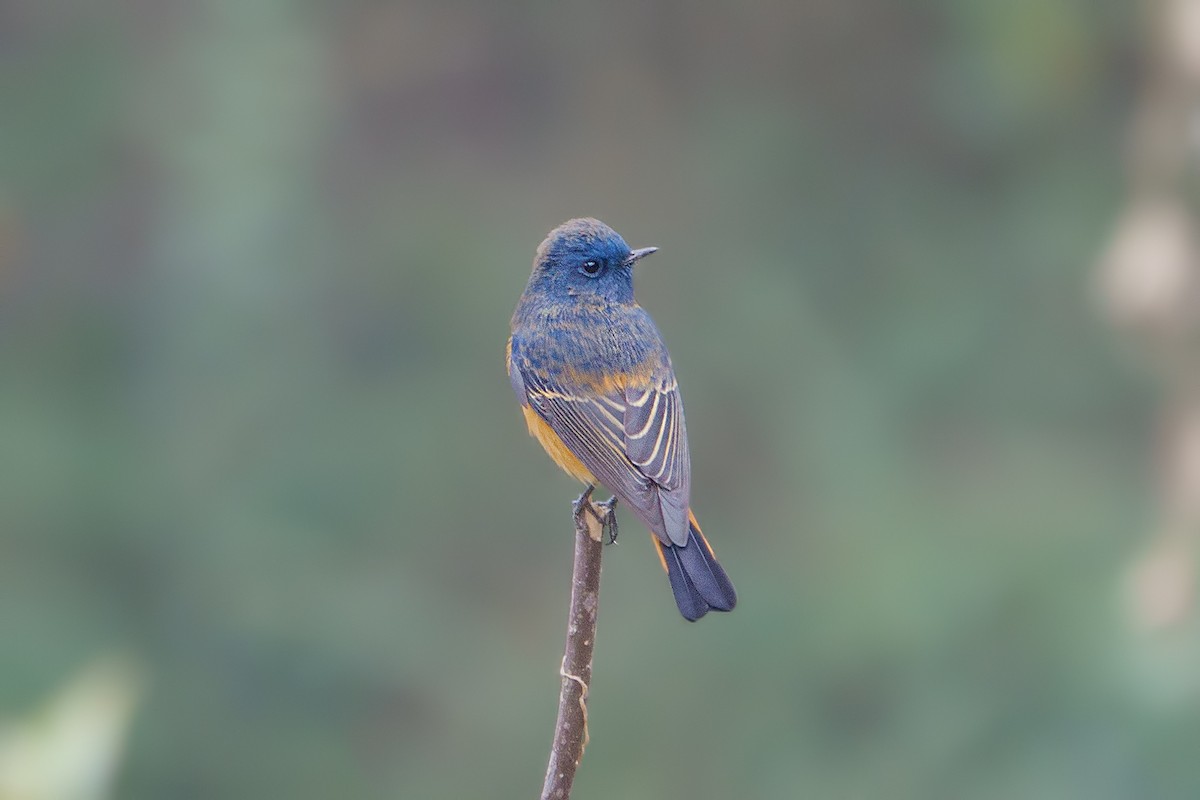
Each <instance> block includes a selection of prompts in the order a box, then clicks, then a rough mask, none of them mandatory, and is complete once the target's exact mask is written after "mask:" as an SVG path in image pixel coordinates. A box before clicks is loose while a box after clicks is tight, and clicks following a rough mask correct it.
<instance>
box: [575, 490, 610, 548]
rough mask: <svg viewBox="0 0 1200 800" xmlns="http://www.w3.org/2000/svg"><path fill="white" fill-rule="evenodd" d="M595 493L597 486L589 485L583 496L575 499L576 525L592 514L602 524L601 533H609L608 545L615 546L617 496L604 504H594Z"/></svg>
mask: <svg viewBox="0 0 1200 800" xmlns="http://www.w3.org/2000/svg"><path fill="white" fill-rule="evenodd" d="M594 491H596V487H595V485H589V486H588V487H587V488H586V489H584V490H583V494H581V495H579V497H577V498H575V503H574V504H573V505H572V509H573V512H574V517H575V523H576V524H579V523H580V522H582V521H583V515H584V514H591V515H592V519H594V520H596V521H597V522H599V523H600V530H601V533H604V532H606V531H607V532H608V543H609V544H615V543H616V541H617V496H616V495H613V496H612V497H610V498H608V499H607V500H605V501H604V502H603V503H593V502H592V492H594ZM597 509H599V510H597Z"/></svg>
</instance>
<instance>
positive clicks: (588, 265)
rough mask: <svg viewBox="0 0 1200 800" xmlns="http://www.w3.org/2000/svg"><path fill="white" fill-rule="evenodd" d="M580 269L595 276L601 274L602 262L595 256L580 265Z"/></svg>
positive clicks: (590, 275)
mask: <svg viewBox="0 0 1200 800" xmlns="http://www.w3.org/2000/svg"><path fill="white" fill-rule="evenodd" d="M579 271H580V272H582V273H583V274H584V275H587V276H588V277H589V278H594V277H596V276H597V275H599V274H600V262H599V261H596V260H595V259H594V258H589V259H588V260H587V261H585V262H583V263H582V264H580V265H579Z"/></svg>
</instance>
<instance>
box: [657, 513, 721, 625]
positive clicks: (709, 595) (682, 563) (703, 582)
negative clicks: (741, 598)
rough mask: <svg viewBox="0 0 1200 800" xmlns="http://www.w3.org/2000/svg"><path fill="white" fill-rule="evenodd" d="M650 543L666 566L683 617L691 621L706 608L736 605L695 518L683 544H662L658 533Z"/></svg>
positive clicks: (702, 614)
mask: <svg viewBox="0 0 1200 800" xmlns="http://www.w3.org/2000/svg"><path fill="white" fill-rule="evenodd" d="M654 544H655V545H656V546H657V547H658V551H659V554H660V555H661V556H662V559H663V563H665V564H666V566H667V579H668V580H669V581H670V582H671V591H672V592H673V593H674V595H675V605H677V606H679V613H680V614H682V615H683V617H684V619H686V620H688V621H689V622H695V621H696V620H698V619H700V618H701V617H703V616H704V615H705V614H707V613H708V612H709V611H732V610H733V607H734V606H736V605H737V592H736V591H735V590H734V588H733V583H732V582H730V580H729V576H728V575H726V574H725V570H723V569H722V568H721V565H720V564H718V563H717V559H716V558H714V557H713V554H712V550H711V549H710V548H709V546H708V542H707V541H706V540H705V539H704V534H703V533H701V532H700V528H699V527H697V526H696V524H695V522H693V523H692V526H691V530H690V532H689V535H688V542H687V544H686V545H684V546H683V547H679V546H678V545H671V544H663V543H662V542H660V541H659V540H658V537H654Z"/></svg>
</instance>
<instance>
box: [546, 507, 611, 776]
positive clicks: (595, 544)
mask: <svg viewBox="0 0 1200 800" xmlns="http://www.w3.org/2000/svg"><path fill="white" fill-rule="evenodd" d="M607 513H608V510H607V509H604V508H603V507H597V506H596V504H594V503H592V501H591V492H590V490H589V491H588V492H586V493H585V494H584V496H583V497H581V498H580V502H579V504H578V505H577V508H576V512H575V565H574V569H573V570H572V576H571V608H570V613H569V615H568V617H567V643H566V647H565V648H564V651H563V659H562V666H561V667H560V668H559V674H560V675H561V676H562V687H561V688H560V690H559V695H558V720H557V722H555V724H554V741H553V743H552V744H551V747H550V763H549V764H548V765H547V767H546V782H545V784H544V785H543V786H542V800H567V798H569V797H570V796H571V786H572V784H573V783H574V781H575V769H576V768H577V767H578V766H579V761H580V759H582V758H583V748H585V747H586V746H587V743H588V725H587V698H588V686H589V685H591V682H592V651H593V649H594V648H595V645H596V613H597V611H598V610H599V608H600V555H601V552H602V551H603V549H604V545H603V544H602V539H603V533H604V526H603V525H602V524H601V519H602V518H604V516H605V515H606V514H607Z"/></svg>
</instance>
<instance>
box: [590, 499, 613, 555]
mask: <svg viewBox="0 0 1200 800" xmlns="http://www.w3.org/2000/svg"><path fill="white" fill-rule="evenodd" d="M595 507H596V508H599V509H601V510H602V511H603V512H604V513H603V514H602V515H600V517H599V520H600V527H601V528H603V529H605V530H607V531H608V543H609V544H616V543H617V496H616V495H615V494H614V495H613V496H612V497H610V498H608V499H607V500H605V501H604V502H603V503H596V504H595Z"/></svg>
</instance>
